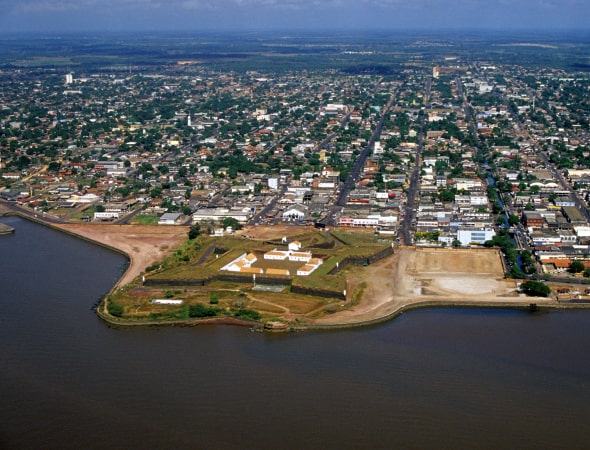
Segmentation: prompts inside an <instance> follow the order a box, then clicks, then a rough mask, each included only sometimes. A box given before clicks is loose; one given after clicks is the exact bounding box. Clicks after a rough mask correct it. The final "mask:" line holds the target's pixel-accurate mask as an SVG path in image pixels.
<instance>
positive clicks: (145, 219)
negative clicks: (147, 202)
mask: <svg viewBox="0 0 590 450" xmlns="http://www.w3.org/2000/svg"><path fill="white" fill-rule="evenodd" d="M158 220H160V217H159V216H157V215H155V214H139V215H137V216H135V217H134V220H133V221H132V223H134V224H137V225H157V224H158Z"/></svg>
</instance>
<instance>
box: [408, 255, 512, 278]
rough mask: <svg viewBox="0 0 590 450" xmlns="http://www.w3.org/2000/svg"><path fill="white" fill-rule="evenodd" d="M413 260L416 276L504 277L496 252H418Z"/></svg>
mask: <svg viewBox="0 0 590 450" xmlns="http://www.w3.org/2000/svg"><path fill="white" fill-rule="evenodd" d="M413 260H414V261H413V267H411V269H413V270H414V271H415V273H416V275H420V274H426V273H436V274H437V276H445V274H462V273H468V274H469V275H470V276H473V275H489V276H493V277H503V276H504V270H503V268H502V262H501V260H500V256H499V254H498V252H496V251H473V250H450V251H437V250H417V251H416V252H415V255H414V258H413Z"/></svg>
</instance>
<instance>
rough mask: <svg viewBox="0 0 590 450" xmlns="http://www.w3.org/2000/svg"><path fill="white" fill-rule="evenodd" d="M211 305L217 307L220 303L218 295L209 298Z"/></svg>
mask: <svg viewBox="0 0 590 450" xmlns="http://www.w3.org/2000/svg"><path fill="white" fill-rule="evenodd" d="M209 303H211V304H212V305H217V304H218V303H219V297H218V296H217V294H211V295H210V296H209Z"/></svg>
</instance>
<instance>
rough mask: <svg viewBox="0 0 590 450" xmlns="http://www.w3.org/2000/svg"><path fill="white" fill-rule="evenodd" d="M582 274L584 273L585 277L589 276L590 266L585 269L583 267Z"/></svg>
mask: <svg viewBox="0 0 590 450" xmlns="http://www.w3.org/2000/svg"><path fill="white" fill-rule="evenodd" d="M582 275H584V277H585V278H590V267H589V268H587V269H584V272H583V273H582Z"/></svg>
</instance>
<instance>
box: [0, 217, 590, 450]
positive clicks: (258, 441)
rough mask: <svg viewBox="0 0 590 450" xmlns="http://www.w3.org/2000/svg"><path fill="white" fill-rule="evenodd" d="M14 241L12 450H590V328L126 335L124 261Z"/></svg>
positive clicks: (46, 238) (489, 319)
mask: <svg viewBox="0 0 590 450" xmlns="http://www.w3.org/2000/svg"><path fill="white" fill-rule="evenodd" d="M2 221H3V222H4V223H7V224H9V225H11V226H13V227H15V228H16V233H15V234H14V235H11V236H2V237H0V342H1V344H2V345H1V346H0V405H1V406H0V447H1V448H8V449H13V448H16V449H19V448H125V449H127V448H212V449H217V448H252V449H263V448H269V449H270V448H286V449H291V448H338V449H343V448H394V447H397V448H417V449H423V448H437V449H439V448H470V449H471V448H490V449H491V448H494V449H497V448H531V449H539V448H568V449H571V448H579V449H581V448H588V447H589V446H590V444H589V442H590V431H589V427H588V425H587V421H588V417H589V413H590V358H589V357H588V349H589V345H590V344H589V342H590V328H589V325H590V314H588V313H585V312H551V313H548V314H528V313H524V312H517V311H503V310H502V311H490V310H480V309H431V310H422V311H417V312H412V313H409V314H405V315H403V316H401V317H399V318H398V319H395V320H394V321H392V322H389V323H387V324H383V325H380V326H376V327H371V328H365V329H359V330H353V331H339V332H330V333H300V334H287V335H266V334H260V333H252V332H250V331H249V330H247V329H244V328H233V327H213V326H201V327H195V328H142V329H124V328H121V329H116V328H111V327H109V326H108V325H106V324H105V323H103V322H102V321H100V320H99V319H98V318H97V317H96V316H95V314H94V312H93V311H92V310H91V306H92V304H93V303H94V302H95V301H96V299H97V298H98V297H99V296H100V295H101V294H102V293H104V292H106V291H108V289H109V288H110V286H112V285H113V283H114V282H115V280H116V279H117V277H118V276H119V274H120V271H121V267H122V266H123V264H124V262H125V261H124V259H123V258H121V257H120V256H119V255H116V254H113V253H111V252H108V251H106V250H104V249H101V248H97V247H95V246H92V245H89V244H87V243H85V242H81V241H78V240H76V239H73V238H71V237H69V236H65V235H62V234H60V233H58V232H55V231H52V230H49V229H46V228H43V227H40V226H38V225H36V224H32V223H29V222H26V221H23V220H20V219H16V218H3V219H2Z"/></svg>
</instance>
